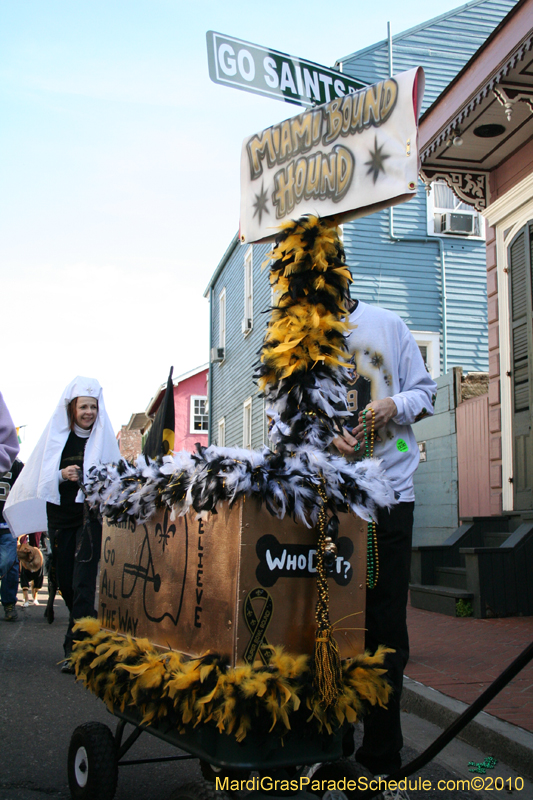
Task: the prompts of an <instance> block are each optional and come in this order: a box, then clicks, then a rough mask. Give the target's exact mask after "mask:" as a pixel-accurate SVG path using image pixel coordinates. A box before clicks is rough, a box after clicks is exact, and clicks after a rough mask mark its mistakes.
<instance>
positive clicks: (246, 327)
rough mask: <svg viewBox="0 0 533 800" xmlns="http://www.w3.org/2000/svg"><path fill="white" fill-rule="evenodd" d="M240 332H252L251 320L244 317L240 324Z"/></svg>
mask: <svg viewBox="0 0 533 800" xmlns="http://www.w3.org/2000/svg"><path fill="white" fill-rule="evenodd" d="M241 330H242V332H243V333H248V332H249V331H251V330H252V320H251V319H246V317H245V318H244V319H243V321H242V322H241Z"/></svg>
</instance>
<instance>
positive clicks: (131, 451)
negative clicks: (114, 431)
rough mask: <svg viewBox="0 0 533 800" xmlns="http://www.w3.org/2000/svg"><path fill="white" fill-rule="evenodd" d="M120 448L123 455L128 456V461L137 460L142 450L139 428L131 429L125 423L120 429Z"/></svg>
mask: <svg viewBox="0 0 533 800" xmlns="http://www.w3.org/2000/svg"><path fill="white" fill-rule="evenodd" d="M119 448H120V455H121V456H124V458H127V459H128V461H135V459H136V458H137V456H138V455H140V453H141V452H142V443H141V432H140V431H139V430H137V431H129V430H128V429H127V427H126V425H123V426H122V428H121V431H120V439H119Z"/></svg>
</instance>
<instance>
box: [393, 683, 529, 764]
mask: <svg viewBox="0 0 533 800" xmlns="http://www.w3.org/2000/svg"><path fill="white" fill-rule="evenodd" d="M401 708H402V711H406V712H407V713H409V714H415V715H416V716H418V717H422V719H426V720H428V722H433V723H434V724H435V725H438V726H439V728H442V729H445V728H447V727H448V726H449V725H451V724H452V722H454V721H455V720H456V719H457V717H459V716H460V715H461V714H462V713H463V711H465V710H466V709H467V708H468V706H467V705H466V703H462V702H461V701H460V700H455V699H454V698H452V697H447V695H445V694H442V693H441V692H438V691H437V690H436V689H432V688H431V687H428V686H424V685H423V684H422V683H418V681H414V680H412V679H411V678H407V677H405V678H404V683H403V691H402V699H401ZM457 738H458V739H461V740H462V741H464V742H467V743H468V744H471V745H473V746H474V747H476V748H477V749H478V750H481V751H483V752H484V753H487V754H488V755H491V756H494V758H497V759H498V761H503V763H504V764H507V766H509V767H512V768H513V769H515V770H516V771H517V772H518V773H519V774H520V775H522V776H523V777H524V778H526V777H527V778H529V780H533V733H530V732H529V731H526V730H524V728H519V727H518V726H516V725H512V724H511V723H510V722H504V721H503V720H501V719H498V718H497V717H493V716H492V714H487V713H486V712H485V711H481V712H480V713H479V714H478V715H477V716H476V717H475V718H474V719H473V720H472V721H471V722H469V723H468V725H467V726H466V728H463V730H462V731H461V733H460V734H459V735H458V737H457Z"/></svg>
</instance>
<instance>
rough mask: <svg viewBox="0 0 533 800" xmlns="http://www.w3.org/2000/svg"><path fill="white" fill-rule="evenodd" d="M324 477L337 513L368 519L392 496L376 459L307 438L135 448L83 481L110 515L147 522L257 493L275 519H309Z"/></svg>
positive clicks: (97, 505) (314, 512)
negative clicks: (287, 448)
mask: <svg viewBox="0 0 533 800" xmlns="http://www.w3.org/2000/svg"><path fill="white" fill-rule="evenodd" d="M321 483H323V485H324V487H325V490H326V495H327V498H328V508H329V510H330V511H331V512H334V513H335V512H340V511H352V512H353V513H354V514H357V516H359V517H362V518H363V519H366V520H368V519H371V518H375V515H376V510H377V508H378V507H390V506H391V505H393V504H394V503H395V502H396V501H395V498H394V492H393V490H392V488H391V486H390V483H389V481H388V480H387V478H386V476H385V473H384V471H383V470H382V468H381V464H380V461H378V460H377V459H374V458H368V459H364V460H362V461H357V462H348V461H346V460H345V459H344V458H343V457H342V456H340V455H333V454H331V453H328V452H323V451H321V450H319V449H317V448H314V447H311V446H305V447H301V448H299V449H298V450H297V451H296V452H292V453H290V452H285V453H283V454H276V453H272V452H271V451H270V450H268V449H267V448H265V449H264V450H263V451H261V452H257V451H250V450H241V449H239V448H229V447H215V446H214V445H211V446H210V447H207V448H200V449H199V452H198V453H197V454H191V453H188V452H185V451H181V452H179V453H176V454H175V455H173V456H164V457H163V458H162V459H158V460H155V461H153V460H151V459H149V458H145V457H144V456H140V457H139V458H138V459H137V463H136V464H135V465H133V464H131V463H129V462H127V461H124V460H120V461H119V462H118V463H117V464H100V465H98V466H96V467H93V469H92V470H91V471H90V473H89V477H88V480H87V481H86V484H85V489H86V496H87V501H88V503H89V505H90V506H91V507H92V508H94V509H97V510H98V511H99V512H100V514H102V515H103V516H106V517H108V518H109V519H110V520H111V521H114V522H123V521H125V520H127V519H128V518H129V517H134V518H135V519H136V520H137V521H138V522H145V521H146V520H148V519H149V518H150V517H151V516H152V515H153V514H154V512H155V511H156V509H158V508H162V507H167V508H169V509H171V510H172V511H173V512H174V513H177V514H179V515H183V514H186V513H187V512H188V511H189V510H190V509H191V508H192V509H194V510H195V511H196V512H197V513H198V514H199V515H202V516H203V515H204V514H206V513H208V512H212V513H216V511H217V508H218V507H219V506H220V505H221V503H223V502H229V503H230V504H232V503H234V502H235V501H236V500H238V499H239V498H240V497H250V496H255V497H257V498H258V499H260V500H261V501H262V502H264V503H265V505H266V506H267V508H268V510H269V511H270V513H272V514H273V515H275V516H277V517H279V518H280V519H282V518H283V517H285V516H286V515H291V516H292V517H293V518H294V519H295V520H296V521H298V522H302V523H304V524H305V525H307V526H308V527H311V526H314V525H315V524H316V521H317V517H318V512H319V510H320V507H321V503H322V501H321V499H320V495H319V494H318V487H319V486H320V484H321Z"/></svg>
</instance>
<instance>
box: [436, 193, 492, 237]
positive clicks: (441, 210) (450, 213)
mask: <svg viewBox="0 0 533 800" xmlns="http://www.w3.org/2000/svg"><path fill="white" fill-rule="evenodd" d="M427 214H428V234H429V235H430V236H460V237H462V238H467V239H471V238H478V239H484V238H485V225H484V223H483V217H482V216H481V214H479V213H478V212H477V211H475V209H474V207H473V206H469V205H468V203H462V202H461V200H459V198H458V197H457V196H456V195H455V194H454V193H453V191H452V190H451V189H450V187H449V186H448V184H446V183H445V182H444V181H435V182H434V183H432V184H431V189H430V192H429V195H428V202H427Z"/></svg>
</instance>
